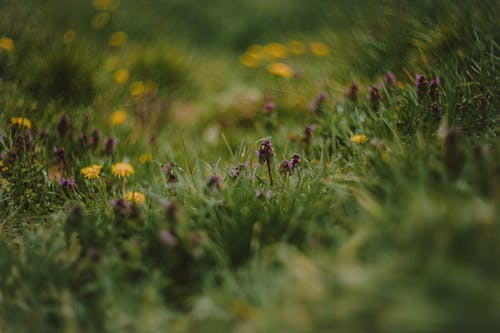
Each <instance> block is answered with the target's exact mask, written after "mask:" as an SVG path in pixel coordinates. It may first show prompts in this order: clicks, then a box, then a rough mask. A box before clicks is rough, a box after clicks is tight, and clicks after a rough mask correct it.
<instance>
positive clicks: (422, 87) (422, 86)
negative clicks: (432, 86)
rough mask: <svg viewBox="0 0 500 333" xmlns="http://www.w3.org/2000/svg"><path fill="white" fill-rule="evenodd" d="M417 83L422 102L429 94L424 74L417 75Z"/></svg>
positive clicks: (419, 99) (418, 94)
mask: <svg viewBox="0 0 500 333" xmlns="http://www.w3.org/2000/svg"><path fill="white" fill-rule="evenodd" d="M415 85H416V87H417V97H418V101H419V102H422V100H423V99H424V97H425V95H426V94H427V80H426V79H425V76H423V75H422V74H417V75H415Z"/></svg>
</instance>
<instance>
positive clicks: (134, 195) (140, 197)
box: [125, 192, 146, 205]
mask: <svg viewBox="0 0 500 333" xmlns="http://www.w3.org/2000/svg"><path fill="white" fill-rule="evenodd" d="M125 200H127V201H132V202H135V204H136V205H140V204H142V203H143V202H144V201H145V200H146V197H145V196H144V194H142V193H141V192H127V194H126V195H125Z"/></svg>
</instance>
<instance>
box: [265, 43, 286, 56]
mask: <svg viewBox="0 0 500 333" xmlns="http://www.w3.org/2000/svg"><path fill="white" fill-rule="evenodd" d="M266 54H268V55H269V56H271V57H272V58H277V59H281V58H286V57H288V49H287V47H286V46H285V45H283V44H279V43H271V44H267V45H266Z"/></svg>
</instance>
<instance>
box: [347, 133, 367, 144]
mask: <svg viewBox="0 0 500 333" xmlns="http://www.w3.org/2000/svg"><path fill="white" fill-rule="evenodd" d="M367 141H368V137H367V136H366V135H364V134H354V135H353V136H351V142H352V143H354V144H356V145H362V144H365V143H366V142H367Z"/></svg>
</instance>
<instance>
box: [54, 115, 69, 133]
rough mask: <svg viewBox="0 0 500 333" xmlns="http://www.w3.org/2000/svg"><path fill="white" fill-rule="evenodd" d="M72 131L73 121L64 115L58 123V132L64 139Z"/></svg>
mask: <svg viewBox="0 0 500 333" xmlns="http://www.w3.org/2000/svg"><path fill="white" fill-rule="evenodd" d="M70 130H71V119H70V118H69V117H68V116H67V115H66V114H63V115H62V116H61V117H60V118H59V120H58V122H57V132H58V133H59V135H60V136H61V137H64V136H66V134H68V133H69V131H70Z"/></svg>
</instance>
